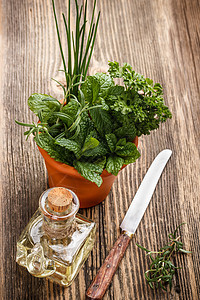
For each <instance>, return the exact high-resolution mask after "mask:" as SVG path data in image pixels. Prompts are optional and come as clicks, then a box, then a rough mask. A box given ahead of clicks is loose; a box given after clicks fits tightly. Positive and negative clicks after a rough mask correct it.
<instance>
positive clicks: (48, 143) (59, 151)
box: [34, 133, 73, 166]
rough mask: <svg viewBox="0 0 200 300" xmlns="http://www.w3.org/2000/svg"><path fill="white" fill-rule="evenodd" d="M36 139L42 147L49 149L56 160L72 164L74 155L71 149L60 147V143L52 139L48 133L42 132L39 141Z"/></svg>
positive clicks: (48, 151)
mask: <svg viewBox="0 0 200 300" xmlns="http://www.w3.org/2000/svg"><path fill="white" fill-rule="evenodd" d="M34 140H35V141H36V143H37V145H38V146H39V147H40V148H42V149H44V150H45V151H47V153H48V154H49V155H50V156H51V157H52V158H54V159H55V160H56V161H59V162H62V163H66V164H67V165H69V166H71V165H72V160H73V157H72V155H71V154H70V151H68V150H66V149H64V148H62V147H60V146H59V145H56V144H55V140H54V139H53V138H52V139H51V138H50V137H49V135H48V134H46V133H40V134H39V141H38V140H37V138H36V137H35V138H34Z"/></svg>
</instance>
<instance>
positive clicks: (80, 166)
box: [74, 158, 105, 187]
mask: <svg viewBox="0 0 200 300" xmlns="http://www.w3.org/2000/svg"><path fill="white" fill-rule="evenodd" d="M104 162H105V158H104V160H101V161H96V163H95V162H93V163H90V162H84V161H75V162H74V167H75V169H76V170H77V171H78V172H79V173H80V174H81V175H82V176H83V177H84V178H85V179H87V180H90V181H91V182H94V183H96V185H97V186H98V187H100V186H101V184H102V182H103V180H102V178H101V176H100V174H101V173H102V171H103V167H104Z"/></svg>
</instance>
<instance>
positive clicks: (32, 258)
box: [16, 187, 96, 287]
mask: <svg viewBox="0 0 200 300" xmlns="http://www.w3.org/2000/svg"><path fill="white" fill-rule="evenodd" d="M78 209H79V200H78V198H77V196H76V194H75V193H74V192H72V191H71V190H69V189H66V188H61V187H56V188H51V189H48V190H47V191H45V192H44V193H43V194H42V195H41V197H40V200H39V208H38V210H37V211H36V212H35V214H34V215H33V217H32V218H31V220H30V222H29V223H28V225H27V226H26V228H25V229H24V231H23V232H22V234H21V236H20V238H19V240H18V242H17V256H16V261H17V263H18V264H19V265H21V266H23V267H25V268H27V270H28V271H29V273H31V274H32V275H33V276H36V277H47V278H48V279H50V280H52V281H54V282H57V283H58V284H61V285H63V286H65V287H67V286H69V285H70V284H71V283H72V281H73V280H74V278H75V277H76V275H77V274H78V272H79V270H80V268H81V266H82V265H83V263H84V262H85V260H86V259H87V257H88V255H89V253H90V251H91V250H92V248H93V245H94V241H95V232H96V226H95V223H94V222H92V221H91V220H89V219H87V218H85V217H83V216H81V215H79V214H77V211H78Z"/></svg>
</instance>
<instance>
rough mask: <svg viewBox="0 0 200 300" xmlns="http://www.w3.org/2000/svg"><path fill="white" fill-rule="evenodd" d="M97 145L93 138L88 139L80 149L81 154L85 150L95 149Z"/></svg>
mask: <svg viewBox="0 0 200 300" xmlns="http://www.w3.org/2000/svg"><path fill="white" fill-rule="evenodd" d="M98 145H99V141H98V140H97V139H95V138H93V137H89V138H88V139H86V140H85V143H84V145H83V148H82V153H84V152H85V151H87V150H91V149H94V148H96V147H97V146H98Z"/></svg>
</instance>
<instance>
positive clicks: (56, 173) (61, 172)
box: [38, 137, 138, 208]
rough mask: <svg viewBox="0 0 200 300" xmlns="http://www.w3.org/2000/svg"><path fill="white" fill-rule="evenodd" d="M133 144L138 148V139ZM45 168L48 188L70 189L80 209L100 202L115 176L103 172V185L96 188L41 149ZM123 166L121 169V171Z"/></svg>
mask: <svg viewBox="0 0 200 300" xmlns="http://www.w3.org/2000/svg"><path fill="white" fill-rule="evenodd" d="M133 142H134V144H135V145H136V147H137V146H138V137H136V138H135V139H134V141H133ZM38 148H39V151H40V153H41V154H42V156H43V158H44V160H45V164H46V168H47V171H48V179H49V187H56V186H57V187H66V188H69V189H71V190H72V191H73V192H74V193H75V194H76V195H77V196H78V198H79V201H80V207H81V208H87V207H91V206H95V205H97V204H99V203H100V202H102V201H103V200H104V199H105V198H106V196H107V195H108V194H109V192H110V189H111V187H112V185H113V183H114V181H115V179H116V176H114V175H112V174H110V173H108V172H107V171H106V170H104V171H103V173H102V174H101V177H102V179H103V183H102V185H101V186H100V187H98V186H97V185H96V184H95V183H93V182H91V181H89V180H87V179H85V178H84V177H82V176H81V175H80V174H79V173H78V171H77V170H76V169H74V168H73V167H71V166H68V165H66V164H64V163H60V162H57V161H55V160H54V159H53V158H52V157H50V156H49V155H48V153H47V152H46V151H45V150H43V149H41V148H40V147H38ZM124 167H125V166H123V167H122V169H123V168H124Z"/></svg>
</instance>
